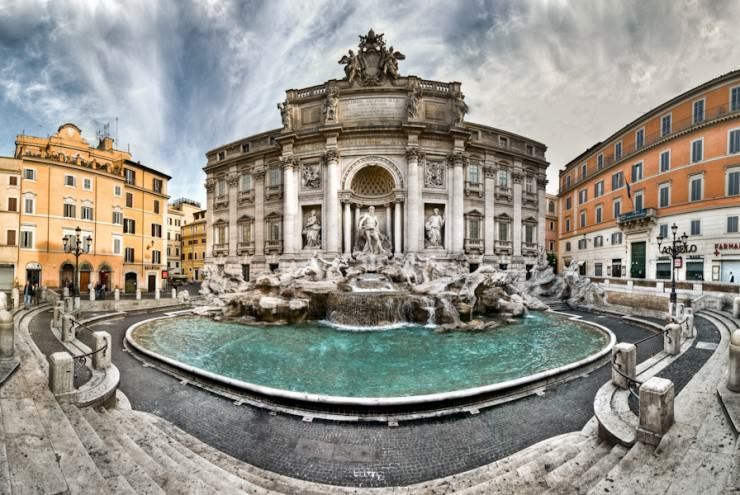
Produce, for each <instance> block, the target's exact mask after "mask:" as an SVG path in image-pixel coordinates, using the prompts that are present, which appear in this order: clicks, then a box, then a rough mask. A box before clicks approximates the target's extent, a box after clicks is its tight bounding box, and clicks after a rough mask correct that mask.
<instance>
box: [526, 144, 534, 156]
mask: <svg viewBox="0 0 740 495" xmlns="http://www.w3.org/2000/svg"><path fill="white" fill-rule="evenodd" d="M524 149H526V150H527V154H528V155H534V146H532V145H531V144H528V145H526V146H525V148H524Z"/></svg>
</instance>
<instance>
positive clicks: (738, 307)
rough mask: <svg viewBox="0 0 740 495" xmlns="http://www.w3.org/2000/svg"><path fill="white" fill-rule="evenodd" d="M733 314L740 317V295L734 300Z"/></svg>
mask: <svg viewBox="0 0 740 495" xmlns="http://www.w3.org/2000/svg"><path fill="white" fill-rule="evenodd" d="M732 316H734V317H735V318H740V297H736V298H735V299H734V300H733V301H732Z"/></svg>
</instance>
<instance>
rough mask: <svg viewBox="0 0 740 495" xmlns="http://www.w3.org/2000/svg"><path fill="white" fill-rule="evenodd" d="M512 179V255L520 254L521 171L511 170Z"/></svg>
mask: <svg viewBox="0 0 740 495" xmlns="http://www.w3.org/2000/svg"><path fill="white" fill-rule="evenodd" d="M511 177H512V179H513V180H514V219H513V220H512V225H511V232H512V233H511V235H512V241H514V256H515V257H516V256H519V257H521V255H522V173H521V172H520V171H515V172H512V174H511ZM520 262H521V261H520Z"/></svg>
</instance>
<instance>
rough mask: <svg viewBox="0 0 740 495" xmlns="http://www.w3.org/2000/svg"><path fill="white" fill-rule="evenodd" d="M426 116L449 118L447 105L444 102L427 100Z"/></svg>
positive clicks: (438, 118)
mask: <svg viewBox="0 0 740 495" xmlns="http://www.w3.org/2000/svg"><path fill="white" fill-rule="evenodd" d="M424 117H425V118H426V119H427V120H442V121H444V120H445V119H446V118H447V105H445V104H443V103H433V102H427V103H426V104H425V105H424Z"/></svg>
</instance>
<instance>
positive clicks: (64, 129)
mask: <svg viewBox="0 0 740 495" xmlns="http://www.w3.org/2000/svg"><path fill="white" fill-rule="evenodd" d="M15 145H16V147H15V157H16V158H17V159H19V160H21V162H22V163H21V165H20V167H21V182H20V205H19V207H20V219H19V223H20V225H19V234H18V241H17V242H18V269H17V272H19V275H17V278H20V283H21V284H22V283H23V282H24V281H25V279H30V280H32V281H38V282H39V283H40V284H42V285H45V286H48V287H52V288H56V287H61V286H63V285H64V284H65V283H69V282H74V274H75V257H74V256H73V255H71V254H68V253H65V252H64V244H63V238H64V237H65V236H72V235H74V233H75V229H76V228H77V227H78V226H79V227H80V229H81V230H82V236H83V237H85V238H86V237H90V238H92V243H91V249H90V252H89V253H85V254H82V255H81V256H80V258H79V280H78V286H79V287H80V290H81V291H83V292H86V291H87V290H88V287H89V285H91V284H92V285H94V284H96V283H98V282H102V283H105V284H106V286H107V287H108V288H109V289H113V288H115V287H119V288H121V289H122V290H123V289H125V290H126V291H127V292H133V291H135V290H136V288H137V287H138V288H141V289H142V290H145V291H146V290H150V291H152V290H154V288H155V287H161V286H162V272H163V271H164V270H166V267H167V257H166V247H167V246H166V240H165V238H164V236H163V230H164V227H165V226H166V223H167V221H166V220H167V200H168V199H169V197H168V196H167V182H168V180H169V179H170V177H169V176H168V175H166V174H163V173H162V172H158V171H156V170H153V169H151V168H149V167H146V166H144V165H142V164H140V163H138V162H135V161H133V160H132V159H131V155H130V154H129V153H128V152H125V151H120V150H116V149H114V148H113V139H112V138H110V137H105V136H104V137H101V138H100V140H99V143H98V146H97V147H93V146H90V144H89V143H88V142H87V141H86V140H85V139H84V138H83V137H82V133H81V131H80V129H79V128H78V127H77V126H76V125H74V124H64V125H62V126H61V127H59V129H58V131H57V132H56V133H55V134H53V135H52V136H50V137H48V138H44V137H34V136H26V135H20V136H18V137H17V139H16V143H15Z"/></svg>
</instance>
